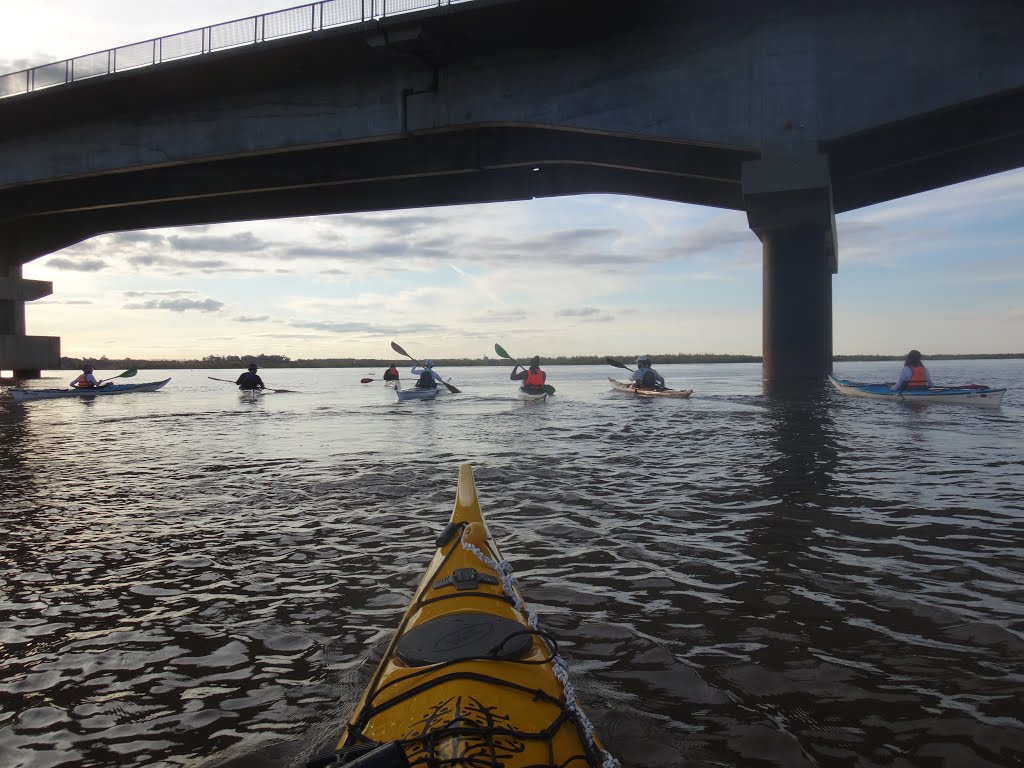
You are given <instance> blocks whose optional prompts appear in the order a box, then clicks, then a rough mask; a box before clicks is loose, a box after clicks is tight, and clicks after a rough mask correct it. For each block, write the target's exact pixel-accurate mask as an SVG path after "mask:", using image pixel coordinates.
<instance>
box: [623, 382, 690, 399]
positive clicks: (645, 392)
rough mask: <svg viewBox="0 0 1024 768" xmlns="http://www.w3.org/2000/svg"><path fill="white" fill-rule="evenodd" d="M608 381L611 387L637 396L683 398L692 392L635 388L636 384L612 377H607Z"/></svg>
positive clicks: (686, 390)
mask: <svg viewBox="0 0 1024 768" xmlns="http://www.w3.org/2000/svg"><path fill="white" fill-rule="evenodd" d="M608 381H609V383H611V385H612V389H616V390H618V391H619V392H629V393H631V394H634V395H636V396H637V397H674V398H677V399H685V398H687V397H689V396H690V395H692V394H693V390H692V389H661V390H658V389H642V388H641V389H637V386H636V384H627V383H626V382H623V381H616V380H615V379H613V378H609V379H608Z"/></svg>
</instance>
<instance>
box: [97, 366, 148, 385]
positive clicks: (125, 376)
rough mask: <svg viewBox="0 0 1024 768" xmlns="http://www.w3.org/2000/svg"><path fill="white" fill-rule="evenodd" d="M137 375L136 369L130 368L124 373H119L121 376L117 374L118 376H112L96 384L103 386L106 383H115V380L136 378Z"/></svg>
mask: <svg viewBox="0 0 1024 768" xmlns="http://www.w3.org/2000/svg"><path fill="white" fill-rule="evenodd" d="M137 373H138V371H137V370H136V369H135V368H129V369H128V370H127V371H125V372H124V373H119V374H117V376H111V377H110V378H109V379H100V380H99V381H98V382H96V383H97V385H99V384H102V383H103V382H104V381H113V380H114V379H130V378H131V377H132V376H134V375H135V374H137Z"/></svg>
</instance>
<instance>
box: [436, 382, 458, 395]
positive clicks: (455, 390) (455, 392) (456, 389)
mask: <svg viewBox="0 0 1024 768" xmlns="http://www.w3.org/2000/svg"><path fill="white" fill-rule="evenodd" d="M441 383H442V384H444V385H445V386H446V387H448V391H449V392H451V393H452V394H453V395H457V394H459V393H461V392H462V390H461V389H459V388H458V387H453V386H452V385H451V384H449V383H448V382H447V381H442V382H441Z"/></svg>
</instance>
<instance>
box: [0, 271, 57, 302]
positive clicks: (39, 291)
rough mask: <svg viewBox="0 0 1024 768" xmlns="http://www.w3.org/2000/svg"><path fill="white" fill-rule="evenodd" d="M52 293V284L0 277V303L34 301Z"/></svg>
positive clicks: (42, 281) (43, 281)
mask: <svg viewBox="0 0 1024 768" xmlns="http://www.w3.org/2000/svg"><path fill="white" fill-rule="evenodd" d="M52 293H53V283H50V282H47V281H45V280H22V279H19V278H16V277H15V278H12V277H0V301H35V300H36V299H42V298H44V297H45V296H49V295H50V294H52Z"/></svg>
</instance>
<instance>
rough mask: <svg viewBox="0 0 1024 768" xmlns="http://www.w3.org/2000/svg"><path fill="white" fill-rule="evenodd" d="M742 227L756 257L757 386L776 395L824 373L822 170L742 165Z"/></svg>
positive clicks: (828, 224)
mask: <svg viewBox="0 0 1024 768" xmlns="http://www.w3.org/2000/svg"><path fill="white" fill-rule="evenodd" d="M743 193H744V199H745V202H746V207H747V221H748V222H749V224H750V228H751V229H752V230H753V231H754V233H755V234H756V235H757V236H758V238H760V240H761V246H762V253H763V258H764V262H763V269H764V277H763V280H764V283H763V286H764V287H763V293H764V295H763V298H762V306H763V310H762V311H763V320H762V328H763V338H762V354H763V357H764V364H763V374H762V375H763V378H764V381H765V383H766V384H770V385H777V386H779V387H782V386H785V385H791V384H799V383H803V382H810V381H814V380H818V381H820V380H821V379H822V378H823V377H824V376H826V375H827V374H828V373H829V372H831V370H832V275H833V274H834V273H835V272H836V268H837V263H836V251H837V247H836V234H835V213H834V211H833V207H832V189H831V183H830V180H829V173H828V162H827V159H826V158H825V157H824V156H821V155H811V156H803V157H790V158H781V159H780V158H771V159H764V160H756V161H751V162H748V163H745V164H744V166H743Z"/></svg>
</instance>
